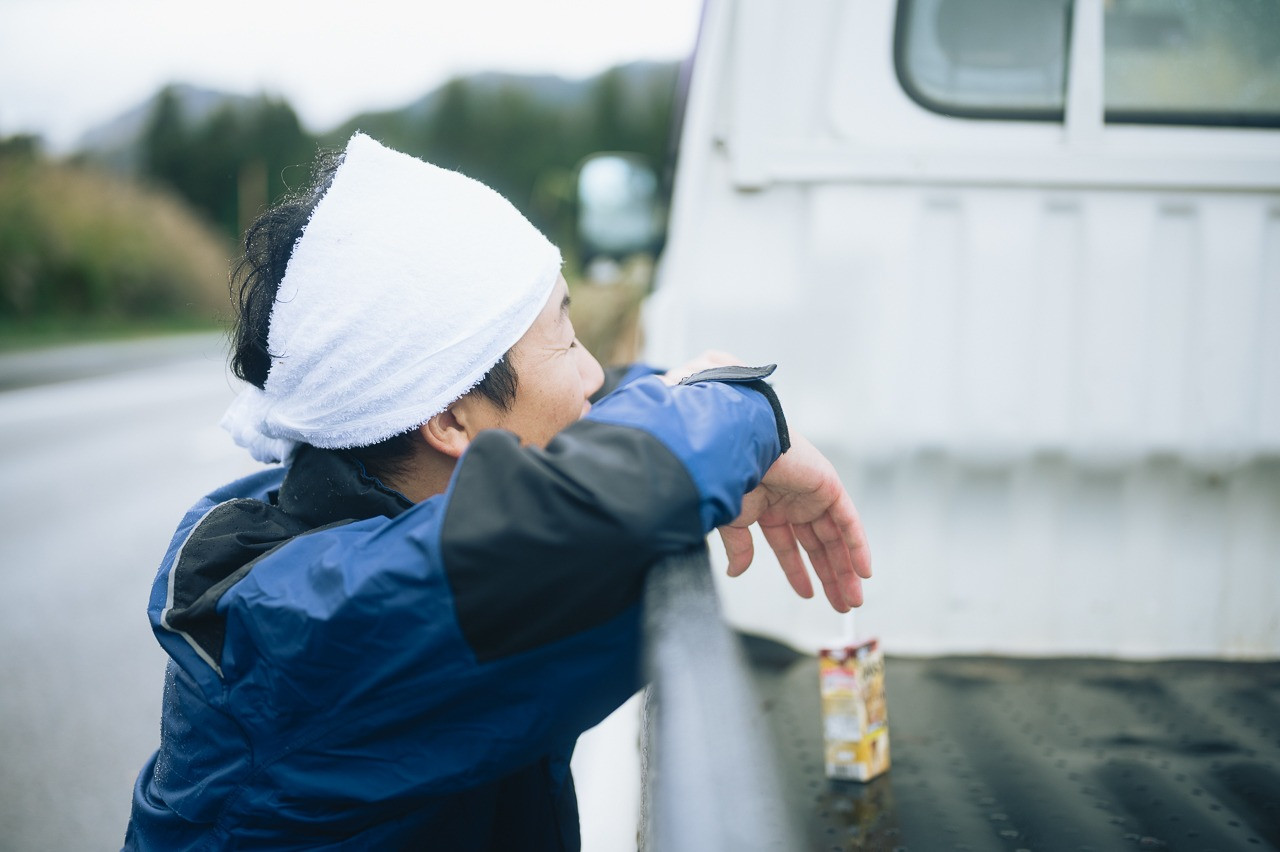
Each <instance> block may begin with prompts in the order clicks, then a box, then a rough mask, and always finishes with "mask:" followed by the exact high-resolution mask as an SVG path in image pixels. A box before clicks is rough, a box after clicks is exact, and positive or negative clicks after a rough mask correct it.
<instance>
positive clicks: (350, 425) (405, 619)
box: [125, 134, 870, 850]
mask: <svg viewBox="0 0 1280 852" xmlns="http://www.w3.org/2000/svg"><path fill="white" fill-rule="evenodd" d="M559 267H560V256H559V253H558V251H556V250H555V248H554V247H553V246H551V245H550V244H549V243H548V242H547V241H546V239H545V238H544V237H543V236H542V235H541V234H540V233H538V232H537V230H536V229H534V228H533V227H532V226H531V225H529V223H528V222H527V221H525V220H524V219H523V217H521V216H520V215H519V213H517V212H516V211H515V209H514V208H512V207H511V206H510V205H509V204H508V203H507V202H506V201H505V200H504V199H502V198H501V197H500V196H498V195H497V194H495V193H493V192H492V191H491V190H489V189H488V188H486V187H484V186H482V185H480V184H478V183H476V182H475V181H471V180H470V179H467V178H465V177H463V176H461V175H458V174H456V173H452V172H447V171H444V170H441V169H437V168H436V167H434V166H430V165H428V164H426V163H422V162H420V161H418V160H414V159H413V158H410V157H407V156H405V155H403V154H399V153H396V152H394V151H389V150H387V149H385V148H383V147H382V146H380V145H378V144H377V143H376V142H374V141H373V140H371V139H369V138H368V137H365V136H362V135H359V134H357V135H356V136H355V137H353V138H352V140H351V141H350V143H349V144H348V147H347V150H346V152H345V154H344V156H343V158H342V159H341V160H340V161H337V162H335V163H331V164H329V165H327V166H326V165H323V164H322V167H321V169H320V170H319V171H318V174H317V181H316V185H315V187H314V188H313V189H312V190H311V191H310V192H308V193H305V194H303V195H300V196H298V197H295V198H293V199H291V200H289V201H288V202H286V203H285V204H283V205H281V206H280V207H278V208H276V209H274V210H272V211H269V212H268V213H267V214H265V215H264V217H263V218H262V219H260V220H259V222H258V223H257V224H255V226H254V227H253V228H251V229H250V232H249V234H248V235H247V236H246V261H245V264H244V265H243V266H242V267H241V269H240V270H239V276H240V280H241V289H240V309H241V314H240V320H239V325H238V326H237V330H236V333H235V341H234V351H233V356H232V362H233V366H234V368H235V370H236V372H237V374H238V375H239V376H240V377H241V378H244V379H245V380H246V381H247V382H248V383H249V387H248V388H247V389H246V390H245V391H244V393H242V395H241V396H240V397H239V398H238V399H237V401H236V402H235V404H233V406H232V408H231V410H230V411H229V412H228V415H227V417H226V418H225V419H224V426H226V427H227V428H228V429H229V431H231V432H232V434H233V436H235V438H236V440H237V441H238V442H240V443H241V444H243V445H244V446H246V447H247V448H249V449H250V451H251V452H252V453H253V454H254V455H255V457H257V458H258V459H260V460H262V461H282V462H285V463H286V464H285V465H284V466H283V467H273V468H270V469H268V470H265V471H263V472H261V473H258V474H255V475H252V476H250V477H247V478H246V479H243V480H240V481H238V482H235V483H232V484H230V485H228V486H226V487H224V488H222V489H220V490H218V491H216V492H214V493H213V494H211V495H209V496H208V497H206V498H205V499H204V500H203V501H201V502H200V503H198V504H197V505H196V506H195V507H194V508H193V509H192V510H191V511H190V512H189V513H188V514H187V516H186V518H184V520H183V521H182V523H181V524H180V525H179V528H178V530H177V533H176V534H175V536H174V539H173V542H172V543H171V545H170V547H169V551H168V553H167V554H166V556H165V559H164V561H163V563H162V565H161V569H160V572H159V575H158V576H157V579H156V582H155V585H154V587H153V592H152V597H151V604H150V608H149V613H150V617H151V621H152V625H153V628H154V630H155V633H156V636H157V638H158V640H159V641H160V643H161V644H162V645H163V646H164V647H165V649H166V651H167V652H168V653H169V655H170V657H171V658H172V660H171V662H170V664H169V667H168V670H167V674H166V681H165V692H164V717H163V721H162V728H161V743H160V748H159V750H158V751H157V753H156V755H155V756H154V757H153V758H152V760H151V761H150V762H149V763H148V764H147V766H146V767H144V768H143V770H142V773H141V774H140V776H139V778H138V782H137V784H136V786H135V790H134V803H133V814H132V818H131V820H130V824H129V829H128V832H127V836H126V840H125V846H126V847H127V848H130V849H166V850H171V849H218V848H261V849H446V850H449V849H459V850H505V849H576V848H578V828H577V811H576V802H575V798H574V793H573V785H572V780H571V778H570V777H569V771H568V763H569V756H570V754H571V753H572V750H573V745H574V742H575V741H576V738H577V737H578V735H579V734H580V733H581V732H582V731H584V730H586V729H588V728H590V727H591V726H593V725H595V724H596V723H597V722H599V721H600V720H601V719H602V718H604V716H605V715H607V714H608V713H609V712H611V711H612V710H613V709H614V708H615V707H617V706H618V705H619V704H621V703H622V702H623V701H624V700H625V699H626V698H627V697H628V696H630V695H631V694H632V693H633V692H634V691H635V689H636V688H637V687H638V686H639V685H640V683H639V678H638V672H637V656H638V648H639V644H640V635H639V621H638V604H639V599H640V594H641V588H642V583H643V578H644V573H645V569H646V568H647V567H648V566H649V565H651V564H653V563H654V562H655V561H656V560H657V559H659V558H661V557H662V556H663V555H664V554H668V553H672V552H676V551H679V550H682V549H685V548H688V547H691V546H694V545H697V544H699V543H700V542H701V541H702V540H703V539H704V537H705V536H706V535H707V533H709V532H710V531H711V530H712V529H714V528H717V527H721V528H722V535H723V536H724V539H725V543H726V547H727V549H728V551H729V554H730V572H731V573H735V574H736V573H740V572H741V571H743V570H745V569H746V567H747V565H748V564H749V563H750V561H751V544H750V542H751V539H750V534H749V532H748V531H747V527H748V526H749V525H750V524H752V523H759V524H760V525H761V526H762V528H763V529H764V533H765V536H766V538H767V539H768V541H769V542H770V544H771V546H772V547H773V548H774V550H775V551H777V553H778V554H779V557H780V560H781V563H782V565H783V569H784V570H785V571H786V572H787V575H788V578H789V579H790V581H791V583H792V585H793V587H794V588H795V589H796V591H797V592H799V593H800V594H802V595H805V596H810V595H812V589H811V587H810V583H809V579H808V576H807V573H806V571H805V568H804V566H803V563H802V562H801V558H800V555H799V552H798V549H797V541H798V542H799V543H800V544H803V545H804V546H805V548H806V550H807V551H808V553H809V555H810V560H811V562H812V564H813V567H814V569H815V571H816V573H817V574H818V576H819V578H820V580H821V581H822V583H823V586H824V589H825V591H826V594H827V597H828V599H829V600H830V602H831V603H832V605H833V606H835V607H836V608H837V609H839V610H841V611H844V610H847V609H848V608H849V607H851V606H857V605H858V604H860V603H861V587H860V580H859V578H860V577H867V576H869V575H870V566H869V558H868V555H867V552H866V546H865V541H864V540H863V537H862V533H861V530H860V528H859V526H858V522H857V517H856V514H855V512H854V509H853V506H852V504H851V503H850V501H849V497H848V495H847V494H846V493H845V492H844V490H843V488H842V487H841V486H840V484H839V481H838V480H837V479H836V477H835V474H834V472H833V471H832V469H831V466H830V465H829V464H828V463H827V462H826V460H825V459H823V458H822V457H821V455H819V454H818V453H817V452H816V451H815V450H814V449H813V447H812V446H811V445H809V444H808V443H807V442H805V441H804V440H803V439H801V438H799V437H798V436H795V435H790V436H788V430H787V426H786V422H785V419H784V417H783V414H782V411H781V408H780V406H779V405H778V402H777V399H776V397H775V396H774V395H773V392H772V390H770V389H769V387H768V386H767V385H766V384H765V383H764V382H763V381H762V379H763V378H764V377H765V376H766V375H768V373H769V372H770V371H771V370H770V369H751V368H745V367H739V366H724V365H722V366H718V367H716V368H715V369H712V370H707V371H701V372H698V373H695V374H694V375H692V376H689V377H687V378H682V377H683V376H685V375H686V373H687V372H692V368H691V369H690V370H688V371H685V370H681V371H676V372H674V373H672V374H667V375H661V376H660V375H657V374H656V373H655V372H654V371H652V370H647V369H645V368H631V369H630V370H627V371H624V372H623V373H619V374H614V375H613V376H612V377H611V380H610V384H611V385H615V386H616V387H612V388H606V387H604V385H605V381H606V379H605V375H604V373H603V371H602V370H601V368H600V366H599V364H597V363H596V361H595V359H594V358H592V357H591V355H590V354H589V353H588V352H586V350H584V349H583V348H582V346H581V345H580V344H579V343H578V341H577V339H576V337H575V335H574V332H573V326H572V324H571V322H570V321H569V317H568V314H567V308H568V290H567V287H566V285H565V282H564V279H563V278H562V277H561V276H560V274H559ZM711 360H712V361H715V360H723V359H714V358H713V359H711ZM604 391H611V392H608V393H604ZM593 400H595V401H594V403H593ZM788 445H789V447H790V448H789V449H788Z"/></svg>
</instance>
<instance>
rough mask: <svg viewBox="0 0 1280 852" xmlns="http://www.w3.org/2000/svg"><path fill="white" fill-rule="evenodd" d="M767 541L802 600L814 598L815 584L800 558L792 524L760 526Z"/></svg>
mask: <svg viewBox="0 0 1280 852" xmlns="http://www.w3.org/2000/svg"><path fill="white" fill-rule="evenodd" d="M760 531H761V532H763V533H764V538H765V541H767V542H769V547H771V548H772V549H773V552H774V554H776V555H777V557H778V564H779V565H781V566H782V573H783V574H786V575H787V582H788V583H790V584H791V588H793V589H795V592H796V594H797V595H799V596H800V597H802V598H811V597H813V583H812V582H811V581H810V580H809V572H808V571H807V570H806V569H805V567H804V560H803V559H801V558H800V550H799V548H797V547H796V536H795V533H794V532H793V531H792V529H791V525H790V524H773V525H769V526H765V525H764V524H761V525H760Z"/></svg>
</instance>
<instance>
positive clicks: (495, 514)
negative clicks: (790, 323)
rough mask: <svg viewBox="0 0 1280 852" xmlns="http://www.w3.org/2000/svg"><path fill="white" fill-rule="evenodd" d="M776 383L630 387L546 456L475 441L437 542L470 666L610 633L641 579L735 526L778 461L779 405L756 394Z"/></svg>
mask: <svg viewBox="0 0 1280 852" xmlns="http://www.w3.org/2000/svg"><path fill="white" fill-rule="evenodd" d="M748 372H749V371H748ZM768 372H771V370H768V369H765V370H762V371H757V372H755V373H750V375H748V376H739V377H737V378H732V377H722V376H713V377H711V378H710V379H708V380H704V381H698V380H697V378H696V377H695V379H694V380H693V381H692V382H691V383H690V384H687V385H683V386H679V387H675V388H672V387H668V386H667V385H665V384H663V383H662V381H661V380H659V379H658V378H657V377H656V376H646V377H643V378H638V379H635V380H633V381H631V382H629V383H628V384H626V385H625V386H624V387H622V388H620V389H619V390H617V391H616V392H614V393H613V394H610V395H609V396H608V397H606V398H604V399H603V400H602V401H601V402H600V403H599V404H598V405H597V406H596V407H595V408H593V409H592V411H591V413H590V414H589V415H588V416H587V417H586V418H585V419H584V420H582V421H580V422H578V423H576V424H574V425H572V426H570V427H569V428H567V429H565V430H564V431H563V432H562V433H561V434H560V435H558V436H557V437H556V438H555V439H554V440H553V441H552V442H551V443H550V444H549V445H548V446H547V448H546V449H545V450H540V449H536V448H522V447H521V446H520V445H519V442H518V440H517V439H516V437H515V436H514V435H512V434H510V433H506V432H500V431H493V432H487V433H484V434H482V435H480V436H479V437H478V438H477V439H476V440H475V441H474V442H473V444H472V446H471V447H470V448H469V449H468V451H467V453H466V454H465V455H464V456H463V459H462V462H461V463H460V464H459V466H458V470H457V471H456V473H455V476H454V479H453V482H452V483H451V485H450V488H449V491H448V493H447V495H446V505H447V509H446V514H445V517H444V521H443V524H442V526H441V538H440V552H441V556H442V559H443V563H444V568H445V572H446V575H447V577H448V581H449V584H450V586H451V589H452V592H453V598H454V603H455V608H456V613H457V618H458V622H459V625H460V626H461V628H462V632H463V635H464V636H465V638H466V640H467V642H468V644H469V645H470V646H471V648H472V651H473V653H475V655H476V657H477V658H478V659H480V660H486V659H494V658H498V657H503V656H507V655H510V654H514V653H519V652H521V651H526V650H529V649H532V648H535V647H537V646H539V645H543V644H546V643H548V642H552V641H555V640H557V639H560V638H563V637H565V636H569V635H572V634H574V633H577V632H580V631H582V630H586V629H588V628H591V627H593V626H595V625H597V624H600V623H603V622H604V621H606V620H608V619H610V618H612V617H614V616H616V615H617V614H618V613H620V612H621V611H622V610H623V609H625V608H626V607H628V606H630V605H632V604H634V603H635V602H636V601H638V600H639V597H640V593H641V587H642V583H643V577H644V570H645V568H647V567H648V566H649V565H651V564H652V563H653V562H654V561H656V560H657V559H659V558H660V557H662V556H663V555H665V554H668V553H673V552H676V551H679V550H683V549H687V548H689V547H692V546H694V545H696V544H698V543H700V542H701V541H702V540H703V539H704V538H705V536H706V534H707V533H708V532H710V531H711V530H712V529H713V528H714V527H716V526H718V525H721V524H724V523H727V522H728V521H730V520H732V519H733V518H734V517H735V516H736V515H737V514H738V512H739V511H740V508H741V503H742V496H743V495H744V494H745V493H746V492H747V491H749V490H751V489H752V488H754V487H755V486H756V485H757V484H758V483H759V481H760V478H761V477H762V476H763V475H764V472H765V471H766V470H768V468H769V466H770V465H771V464H773V462H774V460H775V459H776V458H777V457H778V455H779V453H780V452H781V450H782V443H781V441H782V438H781V437H780V433H781V435H782V436H785V431H786V430H785V423H784V421H782V419H781V412H780V410H777V411H775V408H774V405H773V403H775V402H776V398H772V399H771V397H772V392H771V391H770V392H768V393H763V392H761V388H760V387H758V386H751V385H750V384H749V382H753V381H754V382H758V383H759V384H760V385H762V384H763V383H762V382H760V381H759V380H760V378H761V377H762V376H763V375H767V374H768ZM743 382H746V383H748V384H743Z"/></svg>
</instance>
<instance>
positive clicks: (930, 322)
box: [588, 0, 1280, 659]
mask: <svg viewBox="0 0 1280 852" xmlns="http://www.w3.org/2000/svg"><path fill="white" fill-rule="evenodd" d="M676 163H677V165H676V171H675V178H674V185H673V191H672V195H671V200H670V208H669V227H668V229H667V233H666V244H665V250H664V251H663V253H662V256H661V259H660V262H659V264H658V268H657V273H656V281H655V285H654V291H653V293H652V295H651V296H650V298H649V299H648V301H647V304H646V306H645V309H644V317H643V329H644V337H645V357H646V359H647V360H649V361H651V362H654V363H680V362H681V361H682V360H684V359H686V358H687V357H688V356H689V355H691V354H693V353H695V352H697V351H700V350H702V349H705V348H717V349H722V350H726V351H729V352H732V353H734V354H736V355H738V356H740V357H742V358H743V359H745V360H746V361H747V362H749V363H754V362H773V361H776V362H778V363H779V364H780V369H779V370H778V372H777V374H776V377H775V379H776V387H777V388H778V391H779V394H780V396H781V398H782V400H783V402H784V405H785V406H786V408H787V410H788V412H789V415H790V418H791V420H792V422H793V423H794V424H795V426H796V428H798V429H799V430H801V431H803V432H804V433H805V434H806V435H808V436H809V437H810V438H811V439H812V440H814V442H815V443H817V444H818V445H819V446H820V447H821V448H823V449H824V450H825V451H826V452H828V453H829V454H830V455H831V456H832V457H833V458H834V459H835V460H836V461H837V464H838V466H839V467H840V469H841V472H842V475H843V477H844V478H845V481H846V484H847V485H848V487H849V488H850V491H851V493H853V494H854V497H855V500H856V502H857V504H858V506H859V507H860V510H861V513H862V516H863V519H864V521H865V524H866V527H867V529H868V531H869V536H870V539H871V542H872V549H873V552H874V555H875V565H876V569H877V574H876V577H875V578H874V579H873V580H872V581H871V582H870V583H869V584H868V594H867V600H868V602H867V604H866V606H865V607H864V608H863V609H862V610H860V611H859V612H858V613H857V616H856V618H857V625H856V628H852V627H851V625H850V624H848V623H844V624H842V623H841V620H840V617H839V616H837V615H835V614H833V613H831V612H830V611H829V610H828V609H827V608H826V607H825V604H824V603H823V602H821V601H820V600H815V601H811V602H805V601H800V600H798V599H796V598H794V596H793V595H792V594H791V593H790V592H789V590H788V588H787V587H786V585H785V582H784V580H783V578H782V575H781V573H780V572H779V571H778V570H776V568H775V567H774V566H773V565H772V564H771V559H770V558H769V556H768V555H767V554H768V549H767V547H764V546H762V545H763V543H762V542H761V543H760V545H761V546H759V547H758V548H757V554H758V555H757V564H756V566H755V567H753V568H752V570H751V571H749V572H748V574H747V576H745V577H743V578H741V579H739V580H734V581H731V582H724V583H721V584H720V593H721V596H722V599H723V600H724V602H725V607H726V613H727V616H728V619H729V620H730V621H731V623H733V624H734V625H735V626H738V627H741V628H743V629H746V630H749V631H752V632H756V633H763V634H766V635H769V636H773V637H776V638H779V639H782V640H783V641H785V642H787V643H789V644H791V645H792V646H795V647H797V648H799V649H801V650H806V651H812V650H813V649H814V648H816V647H817V646H819V645H821V644H823V643H826V642H828V641H829V640H831V639H832V638H833V637H837V638H838V637H840V636H841V635H842V634H847V633H848V632H850V631H851V630H853V631H855V632H856V633H857V634H858V635H860V636H878V637H880V638H881V640H882V642H883V645H884V647H885V648H886V649H887V650H888V651H889V652H891V653H898V654H904V653H905V654H956V653H994V654H1005V655H1030V656H1063V655H1070V656H1082V655H1083V656H1106V657H1120V658H1137V659H1143V658H1163V657H1212V658H1219V659H1249V658H1275V657H1277V656H1280V3H1276V2H1273V0H1180V2H1174V0H901V1H900V2H893V0H859V1H858V2H855V0H805V2H802V3H800V2H783V0H737V2H733V0H712V2H708V3H707V4H706V7H705V9H704V17H703V23H702V27H701V32H700V36H699V40H698V45H697V49H696V52H695V54H694V57H693V61H692V75H691V82H690V85H689V87H688V92H687V102H686V104H685V111H684V118H683V123H682V128H681V131H680V143H679V156H678V160H677V161H676ZM596 167H600V164H599V163H597V164H596ZM602 171H607V169H603V168H602ZM638 184H643V181H639V182H638ZM641 188H643V187H641ZM589 206H590V205H588V207H589ZM642 218H643V217H642ZM624 230H625V228H624ZM615 236H616V235H615ZM713 551H714V548H713Z"/></svg>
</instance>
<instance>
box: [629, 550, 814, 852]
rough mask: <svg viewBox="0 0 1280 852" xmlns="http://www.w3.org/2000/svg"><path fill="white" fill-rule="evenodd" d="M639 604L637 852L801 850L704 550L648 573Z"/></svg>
mask: <svg viewBox="0 0 1280 852" xmlns="http://www.w3.org/2000/svg"><path fill="white" fill-rule="evenodd" d="M644 604H645V619H644V628H645V666H646V669H647V673H648V676H649V681H650V687H649V694H648V698H647V702H646V707H645V719H644V737H643V740H644V774H645V783H644V794H643V804H642V817H641V821H642V825H643V837H644V849H645V850H646V852H721V850H723V852H729V851H730V850H732V852H749V850H778V852H793V850H797V849H801V848H802V841H800V840H799V838H800V836H801V835H800V833H799V832H797V831H796V830H795V828H794V826H793V814H792V813H791V812H790V811H789V810H788V808H787V805H786V802H787V797H786V796H785V795H784V791H783V789H782V786H781V785H782V781H781V776H780V775H779V773H778V771H777V765H776V762H775V759H774V756H773V753H772V748H773V746H772V737H771V736H770V733H769V730H770V724H769V721H768V720H767V719H766V718H765V714H764V712H763V709H762V705H761V702H760V699H759V697H758V695H757V692H756V689H757V687H756V685H755V684H754V682H753V680H752V677H751V674H750V672H749V669H748V666H747V662H746V659H745V657H744V655H743V652H742V649H741V648H740V646H739V642H738V638H737V637H736V636H735V634H733V633H732V632H731V631H730V630H729V628H728V627H727V626H726V625H725V623H724V620H723V619H722V618H721V616H720V607H719V602H718V600H717V597H716V593H715V588H714V586H713V584H712V579H711V566H710V563H709V561H708V558H707V551H706V548H705V547H703V548H699V549H697V550H692V551H689V552H687V553H683V554H679V555H677V556H673V557H669V558H667V559H666V560H664V561H662V562H660V563H659V564H658V565H656V566H654V568H653V569H651V570H650V572H649V576H648V579H647V580H646V583H645V594H644Z"/></svg>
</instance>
